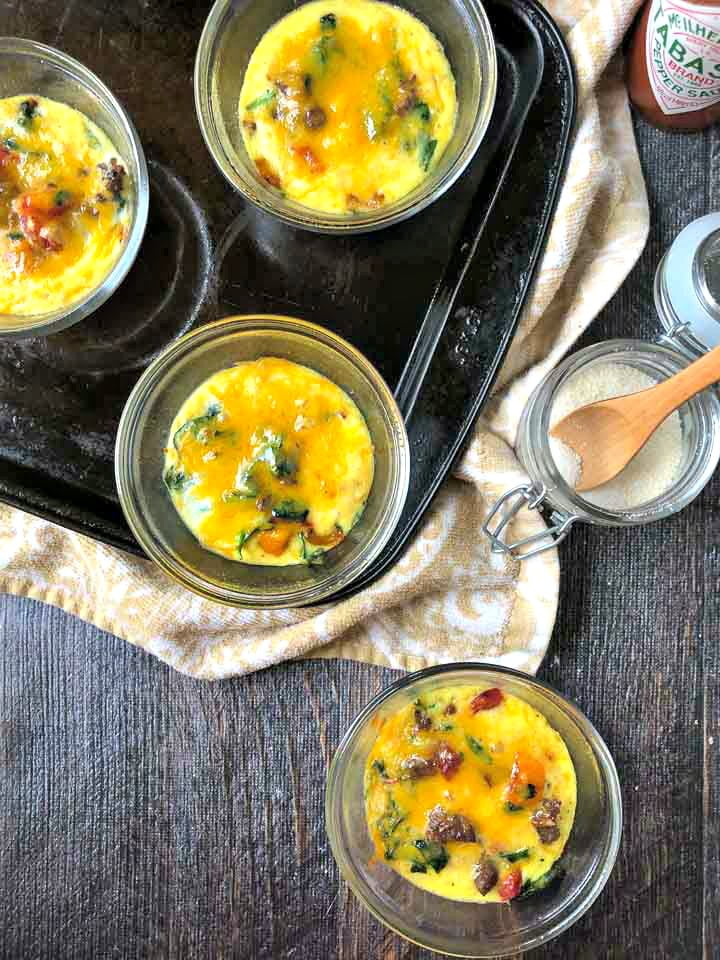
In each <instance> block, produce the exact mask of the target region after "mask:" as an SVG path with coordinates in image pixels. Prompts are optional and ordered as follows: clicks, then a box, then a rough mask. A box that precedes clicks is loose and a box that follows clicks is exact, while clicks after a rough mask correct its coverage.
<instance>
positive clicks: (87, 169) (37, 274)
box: [0, 96, 131, 327]
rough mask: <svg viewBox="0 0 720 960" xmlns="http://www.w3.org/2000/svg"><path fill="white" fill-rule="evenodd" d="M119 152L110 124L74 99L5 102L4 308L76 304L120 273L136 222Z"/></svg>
mask: <svg viewBox="0 0 720 960" xmlns="http://www.w3.org/2000/svg"><path fill="white" fill-rule="evenodd" d="M118 158H119V153H118V151H117V150H116V149H115V147H114V146H113V144H112V143H111V142H110V140H109V139H108V137H107V136H106V135H105V134H104V133H103V131H102V130H100V128H99V127H97V126H96V125H95V124H94V123H92V121H91V120H89V119H88V118H87V117H86V116H84V115H83V114H82V113H80V112H79V111H77V110H74V109H73V108H72V107H69V106H67V105H66V104H64V103H57V102H56V101H54V100H49V99H47V98H45V97H35V96H17V97H8V98H6V99H3V100H0V314H13V315H15V316H30V315H36V314H44V313H49V312H51V311H54V310H57V309H61V308H63V307H68V306H70V305H71V304H73V303H75V302H77V301H79V300H81V299H83V298H84V297H85V296H87V294H88V293H90V292H91V291H92V290H93V289H94V288H95V287H97V286H98V285H99V284H100V283H101V282H102V280H103V279H104V278H105V277H106V276H107V274H108V273H109V272H110V271H111V270H112V268H113V266H114V265H115V263H116V261H117V259H118V257H119V255H120V253H121V251H122V249H123V246H124V244H125V241H126V239H127V234H128V229H129V226H128V224H129V219H130V217H129V214H130V204H129V200H130V190H131V186H130V184H129V182H128V177H127V173H126V170H125V168H124V166H123V165H122V163H121V162H120V160H119V159H118ZM1 326H2V321H0V327H1Z"/></svg>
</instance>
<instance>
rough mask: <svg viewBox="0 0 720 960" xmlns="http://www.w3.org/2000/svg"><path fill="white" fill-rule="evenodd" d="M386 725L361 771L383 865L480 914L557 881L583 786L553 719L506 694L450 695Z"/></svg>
mask: <svg viewBox="0 0 720 960" xmlns="http://www.w3.org/2000/svg"><path fill="white" fill-rule="evenodd" d="M380 723H381V725H380V728H379V732H378V736H377V740H376V741H375V743H374V745H373V747H372V750H371V751H370V754H369V756H368V760H367V766H366V770H365V798H366V800H365V802H366V814H367V822H368V827H369V830H370V834H371V837H372V839H373V843H374V846H375V849H376V854H377V857H378V858H379V859H382V860H384V861H385V863H387V864H388V865H389V866H391V867H393V868H394V869H395V870H396V871H397V872H398V873H400V874H401V875H402V876H403V877H405V878H406V879H407V880H409V881H410V882H411V883H414V884H415V885H416V886H418V887H422V888H423V889H424V890H428V891H430V892H432V893H435V894H438V895H439V896H443V897H448V898H449V899H451V900H469V901H477V902H479V903H486V902H498V901H507V900H511V899H514V898H515V897H517V896H521V895H528V894H530V893H533V892H536V891H538V890H540V889H542V888H544V887H546V886H548V884H549V883H550V882H551V881H552V880H555V879H556V878H557V877H558V875H559V869H558V868H557V867H556V861H557V860H558V858H559V857H560V856H561V854H562V852H563V849H564V847H565V844H566V842H567V839H568V836H569V834H570V830H571V828H572V824H573V819H574V816H575V804H576V780H575V770H574V767H573V763H572V760H571V758H570V755H569V753H568V750H567V747H566V746H565V744H564V742H563V740H562V739H561V737H560V735H559V734H558V733H557V732H556V731H555V730H553V729H552V727H551V726H550V725H549V723H548V722H547V720H546V719H545V717H543V716H542V715H541V714H540V713H538V712H537V711H536V710H535V709H533V708H532V707H531V706H530V705H529V704H527V703H525V702H524V701H523V700H520V699H518V698H517V697H515V696H512V695H511V694H509V693H505V692H504V691H502V690H500V689H499V688H492V689H490V690H486V689H483V688H480V689H478V688H477V687H469V686H454V687H445V688H440V689H437V690H434V691H433V692H432V693H430V694H428V695H426V696H424V697H423V698H422V699H421V700H417V701H415V702H414V703H410V704H408V705H407V706H405V707H403V708H402V709H400V710H399V711H398V712H396V713H394V714H392V715H390V716H387V717H386V718H385V719H384V721H381V722H380Z"/></svg>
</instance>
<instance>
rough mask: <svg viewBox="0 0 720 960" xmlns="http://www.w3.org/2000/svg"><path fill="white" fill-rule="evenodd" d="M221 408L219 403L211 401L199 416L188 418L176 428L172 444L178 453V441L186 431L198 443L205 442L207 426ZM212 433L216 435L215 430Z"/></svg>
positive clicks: (208, 436) (207, 434)
mask: <svg viewBox="0 0 720 960" xmlns="http://www.w3.org/2000/svg"><path fill="white" fill-rule="evenodd" d="M221 410H222V407H221V406H220V404H219V403H211V404H210V406H209V407H208V408H207V410H206V411H205V413H204V414H203V415H202V416H201V417H194V418H193V419H192V420H188V421H187V423H184V424H183V425H182V426H181V427H180V428H179V429H178V430H176V431H175V434H174V435H173V446H174V447H175V449H176V450H177V451H178V453H179V452H180V441H181V440H182V438H183V437H184V436H185V435H186V434H187V433H190V434H192V436H193V437H195V439H196V440H197V441H198V442H199V443H207V442H208V440H209V439H210V434H209V433H208V427H209V426H210V424H211V423H212V422H213V421H214V420H215V419H216V418H217V416H218V414H219V413H220V412H221ZM214 435H215V436H216V435H217V431H215V434H214Z"/></svg>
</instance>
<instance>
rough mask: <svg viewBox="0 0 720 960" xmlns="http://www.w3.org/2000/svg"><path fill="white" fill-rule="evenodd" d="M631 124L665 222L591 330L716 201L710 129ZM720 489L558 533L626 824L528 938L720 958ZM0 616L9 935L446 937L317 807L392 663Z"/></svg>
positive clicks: (576, 688)
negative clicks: (570, 915)
mask: <svg viewBox="0 0 720 960" xmlns="http://www.w3.org/2000/svg"><path fill="white" fill-rule="evenodd" d="M5 6H6V7H7V8H10V7H13V8H14V10H15V12H16V13H17V16H18V17H21V16H22V6H23V5H22V4H19V5H14V4H6V5H5ZM0 7H2V4H0ZM18 11H19V12H18ZM0 32H2V31H0ZM638 135H639V140H640V147H641V154H642V159H643V165H644V169H645V172H646V175H647V181H648V189H649V193H650V203H651V210H652V232H651V238H650V242H649V244H648V247H647V250H646V252H645V254H644V256H643V258H642V260H641V262H640V263H639V264H638V266H637V267H636V268H635V270H634V271H633V273H632V274H631V276H630V278H629V280H628V282H627V283H626V285H625V286H624V288H623V289H622V291H621V292H620V293H619V294H618V295H617V296H616V297H615V298H614V299H613V301H612V302H611V304H610V305H609V307H608V308H607V309H605V310H604V311H603V313H602V315H601V317H600V318H599V319H598V320H597V322H596V323H595V324H594V325H593V327H592V330H591V331H590V333H589V334H588V335H587V336H586V337H585V339H584V342H585V343H589V342H593V341H596V340H600V339H603V338H605V337H608V336H627V335H630V336H633V335H645V336H653V335H656V334H657V332H658V325H657V322H656V320H655V313H654V309H653V305H652V292H651V282H652V275H653V272H654V269H655V266H656V264H657V261H658V259H659V257H660V255H661V253H662V252H663V251H664V250H665V249H666V248H667V246H668V245H669V243H670V242H671V241H672V239H673V237H674V236H675V234H676V233H677V231H678V230H679V229H680V228H681V227H682V226H683V225H685V224H686V223H687V222H689V221H690V220H692V219H693V218H694V217H696V216H699V215H701V214H704V213H707V212H709V211H710V210H712V209H713V204H714V203H715V204H717V202H718V200H720V134H719V133H718V132H717V131H715V132H708V133H705V134H703V135H698V136H694V137H692V138H680V137H677V136H670V135H667V134H662V133H658V132H655V131H651V130H650V129H648V128H646V127H645V126H643V125H639V126H638ZM719 494H720V476H716V478H715V480H714V482H713V483H711V484H710V486H709V487H708V488H707V489H706V490H705V492H704V493H703V494H702V495H701V496H700V497H699V498H698V500H696V501H695V503H693V504H692V505H691V506H690V507H688V508H687V509H686V510H685V511H684V512H683V513H682V514H680V515H679V516H676V517H674V518H672V519H670V520H666V521H664V522H662V523H660V524H657V525H653V526H649V527H647V528H645V529H639V530H636V531H632V532H631V531H608V530H599V529H591V528H587V527H578V528H576V530H575V532H574V533H573V535H572V537H571V538H570V539H569V540H568V541H567V542H566V544H564V545H563V547H562V555H561V560H562V570H563V575H562V590H561V598H560V607H559V614H558V621H557V626H556V628H555V632H554V635H553V638H552V643H551V646H550V650H549V653H548V656H547V659H546V661H545V664H544V665H543V667H542V669H541V671H540V676H541V677H542V678H543V679H545V680H547V681H549V682H550V683H552V684H554V685H555V686H556V687H557V688H558V689H559V690H561V691H562V692H563V693H565V694H567V695H568V696H569V697H571V698H572V699H574V700H575V701H576V702H577V703H578V704H579V705H580V707H581V708H582V709H583V710H584V711H585V712H586V713H587V714H588V716H589V717H590V718H591V720H592V721H593V722H594V723H595V725H596V726H597V727H598V729H599V730H600V732H601V733H602V735H603V736H604V737H605V739H606V741H607V743H608V745H609V747H610V749H611V751H612V753H613V755H614V757H615V761H616V763H617V766H618V771H619V774H620V780H621V783H622V792H623V800H624V804H625V827H624V832H623V840H622V846H621V850H620V855H619V858H618V862H617V866H616V868H615V871H614V873H613V875H612V876H611V878H610V881H609V883H608V885H607V888H606V889H605V891H604V893H603V894H602V895H601V896H600V898H599V899H598V901H597V902H596V903H595V905H594V906H593V907H592V908H591V910H590V911H589V912H588V913H587V914H586V915H585V917H583V918H582V920H581V921H580V922H579V923H578V924H577V925H576V926H575V927H574V928H572V929H571V930H570V931H569V932H567V933H565V934H564V935H563V936H562V937H560V938H559V939H558V940H556V941H554V942H552V943H551V944H549V945H547V946H546V947H545V948H542V949H539V950H536V951H533V952H531V953H530V954H527V955H526V956H528V957H531V958H532V960H540V958H543V960H546V958H558V960H561V958H562V960H566V958H567V960H581V958H582V960H600V958H613V960H619V958H625V957H627V958H632V960H644V958H648V960H650V958H652V960H658V958H663V960H665V958H670V960H674V958H700V957H703V958H706V960H709V958H713V957H719V956H720V893H719V891H720V829H719V827H718V823H719V821H718V813H719V810H720V793H719V784H718V756H719V750H720V730H718V710H719V708H720V687H719V685H718V663H717V659H718V658H717V651H718V640H719V638H720V601H719V600H718V593H719V591H718V587H719V585H720V549H719V544H720V512H719V511H718V495H719ZM0 640H1V643H0V663H1V664H2V670H1V674H0V904H1V905H2V907H1V909H0V956H1V957H3V958H12V960H25V958H48V960H64V958H68V960H70V958H72V960H85V958H87V960H90V958H93V960H98V958H105V957H117V958H136V957H137V958H141V957H142V958H144V957H153V958H156V957H157V958H161V957H172V958H192V960H195V958H213V960H214V958H221V957H224V958H230V957H233V958H235V957H237V958H263V960H264V958H272V960H275V958H296V960H332V958H338V960H351V958H352V960H420V958H423V960H425V958H429V957H431V956H432V954H430V953H428V952H426V951H423V950H420V949H418V948H416V947H413V946H411V945H410V944H407V943H405V942H404V941H402V940H400V939H399V938H397V937H396V936H395V935H393V934H391V933H389V932H387V931H386V930H385V929H384V928H383V927H382V926H381V925H380V924H379V923H377V922H376V921H375V920H374V919H372V918H371V917H370V916H369V915H368V914H366V913H365V912H364V910H363V909H362V908H361V907H360V906H359V905H358V903H357V902H356V901H355V899H354V897H353V896H352V895H350V893H349V892H348V890H347V888H346V887H345V886H344V884H343V883H341V882H340V880H339V877H338V871H337V869H336V867H335V864H334V861H333V859H332V856H331V854H330V851H329V847H328V842H327V839H326V836H325V830H324V823H323V812H322V809H323V807H322V804H323V788H324V780H325V772H326V768H327V763H328V761H329V759H330V757H331V755H332V753H333V750H334V748H335V746H336V744H337V743H338V741H339V739H340V737H341V736H342V733H343V731H344V730H345V729H346V728H347V726H348V724H349V722H350V721H351V719H352V718H353V716H354V715H355V714H356V713H357V712H358V711H359V709H360V708H361V707H362V706H363V705H364V704H365V703H366V702H367V700H368V699H369V698H370V697H372V696H373V694H374V693H376V692H377V691H378V690H379V689H380V688H381V687H383V686H384V685H386V684H387V683H388V682H389V681H390V680H391V679H393V677H394V676H395V675H396V674H395V672H394V671H391V670H383V669H379V668H376V667H370V666H364V665H360V664H354V663H346V662H323V661H320V662H312V661H310V662H305V663H295V664H289V665H284V666H281V667H277V668H275V669H272V670H269V671H266V672H264V673H261V674H258V675H255V676H251V677H247V678H244V679H239V680H235V681H228V682H223V683H216V684H213V685H210V684H207V683H200V682H195V681H193V680H189V679H187V678H185V677H182V676H180V675H178V674H176V673H174V672H173V671H172V670H170V669H168V668H167V667H165V666H164V665H162V664H161V663H159V662H157V661H155V660H154V659H152V658H151V657H150V656H148V655H146V654H144V653H141V652H139V651H137V650H135V649H134V648H133V647H131V646H130V645H129V644H127V643H124V642H123V641H120V640H118V639H116V638H114V637H112V636H109V635H107V634H104V633H102V632H100V631H99V630H96V629H95V628H93V627H90V626H87V625H86V624H84V623H82V622H80V621H78V620H76V619H74V618H72V617H69V616H66V615H65V614H63V613H61V612H59V611H57V610H54V609H51V608H49V607H46V606H42V605H40V604H37V603H35V602H32V601H28V600H22V599H17V598H11V597H2V598H0Z"/></svg>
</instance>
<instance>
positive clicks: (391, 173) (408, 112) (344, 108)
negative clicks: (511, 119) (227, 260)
mask: <svg viewBox="0 0 720 960" xmlns="http://www.w3.org/2000/svg"><path fill="white" fill-rule="evenodd" d="M456 112H457V100H456V93H455V79H454V77H453V73H452V70H451V68H450V64H449V63H448V60H447V57H446V56H445V53H444V51H443V48H442V46H441V44H440V42H439V41H438V40H437V39H436V37H435V36H434V35H433V34H432V33H431V31H430V30H429V29H428V27H426V26H425V24H424V23H421V22H420V21H419V20H418V19H417V18H415V17H414V16H412V15H411V14H410V13H408V12H407V11H405V10H402V9H400V8H399V7H396V6H393V5H391V4H388V3H381V2H378V0H335V2H329V3H327V2H313V3H307V4H304V5H303V6H301V7H300V8H299V9H297V10H294V11H293V12H292V13H290V14H288V15H287V16H286V17H284V18H283V19H282V20H280V21H279V22H278V23H276V24H275V25H274V26H273V27H271V28H270V30H268V32H267V33H266V34H265V35H264V36H263V38H262V39H261V41H260V43H259V44H258V46H257V48H256V49H255V51H254V53H253V55H252V57H251V59H250V63H249V65H248V68H247V72H246V74H245V79H244V82H243V86H242V91H241V94H240V123H241V128H242V134H243V140H244V143H245V147H246V149H247V151H248V153H249V155H250V157H251V158H252V160H253V161H254V163H255V166H256V168H257V170H258V173H259V174H260V176H261V177H262V178H263V179H265V180H266V181H267V182H268V183H269V184H270V185H271V186H273V187H276V188H278V189H279V190H282V191H283V193H284V194H285V195H286V196H288V197H290V198H291V199H293V200H297V201H298V202H300V203H302V204H304V205H305V206H307V207H311V208H313V209H315V210H320V211H323V212H328V213H348V212H352V211H356V210H361V209H370V208H376V207H381V206H383V205H384V204H388V203H392V202H394V201H396V200H398V199H399V198H401V197H403V196H405V195H406V194H408V193H409V192H410V191H412V190H413V189H415V187H417V186H418V185H419V184H420V183H421V181H422V180H423V179H425V177H427V176H428V174H429V172H430V171H431V170H432V169H433V168H434V167H435V165H436V164H437V163H438V161H439V159H440V157H441V156H442V154H443V152H444V151H445V148H446V147H447V144H448V142H449V141H450V138H451V137H452V134H453V130H454V128H455V119H456Z"/></svg>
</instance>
